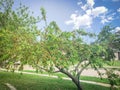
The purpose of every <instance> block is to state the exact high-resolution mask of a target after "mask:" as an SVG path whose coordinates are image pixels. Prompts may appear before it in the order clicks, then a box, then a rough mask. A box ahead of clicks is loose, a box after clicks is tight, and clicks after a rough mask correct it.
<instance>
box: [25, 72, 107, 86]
mask: <svg viewBox="0 0 120 90" xmlns="http://www.w3.org/2000/svg"><path fill="white" fill-rule="evenodd" d="M23 72H30V73H36V71H32V70H24V71H23ZM38 74H50V73H47V72H42V73H40V72H39V73H38ZM50 75H55V76H58V77H60V78H61V77H68V76H66V75H65V74H62V73H52V74H50ZM80 79H81V80H86V81H94V82H100V83H107V84H109V81H108V79H106V78H102V79H101V78H98V77H91V76H81V77H80Z"/></svg>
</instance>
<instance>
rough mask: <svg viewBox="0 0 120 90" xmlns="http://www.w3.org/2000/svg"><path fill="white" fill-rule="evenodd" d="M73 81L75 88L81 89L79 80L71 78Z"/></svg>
mask: <svg viewBox="0 0 120 90" xmlns="http://www.w3.org/2000/svg"><path fill="white" fill-rule="evenodd" d="M73 82H74V83H75V85H76V86H77V90H83V89H82V87H81V85H80V81H79V80H78V81H77V82H76V81H74V80H73Z"/></svg>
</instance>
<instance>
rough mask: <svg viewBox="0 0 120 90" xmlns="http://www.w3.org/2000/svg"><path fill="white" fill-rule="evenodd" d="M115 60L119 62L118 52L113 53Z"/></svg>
mask: <svg viewBox="0 0 120 90" xmlns="http://www.w3.org/2000/svg"><path fill="white" fill-rule="evenodd" d="M114 55H115V60H120V52H115V53H114Z"/></svg>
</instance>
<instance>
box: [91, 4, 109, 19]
mask: <svg viewBox="0 0 120 90" xmlns="http://www.w3.org/2000/svg"><path fill="white" fill-rule="evenodd" d="M107 11H108V9H107V8H106V7H104V6H100V7H96V8H94V9H93V10H92V14H93V16H94V17H98V16H99V15H100V14H104V13H106V12H107Z"/></svg>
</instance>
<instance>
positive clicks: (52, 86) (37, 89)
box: [0, 71, 109, 90]
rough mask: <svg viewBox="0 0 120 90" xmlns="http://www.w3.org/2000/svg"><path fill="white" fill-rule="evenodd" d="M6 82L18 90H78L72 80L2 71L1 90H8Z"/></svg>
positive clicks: (88, 89)
mask: <svg viewBox="0 0 120 90" xmlns="http://www.w3.org/2000/svg"><path fill="white" fill-rule="evenodd" d="M4 83H10V84H12V85H13V86H15V87H16V88H17V90H76V86H75V85H74V84H73V83H72V81H70V80H62V79H57V78H50V77H42V76H38V75H29V74H22V75H21V74H18V73H11V72H3V71H0V90H8V89H7V88H6V86H5V85H4ZM82 87H83V89H84V90H109V88H107V87H102V86H98V85H92V84H86V83H82Z"/></svg>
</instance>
